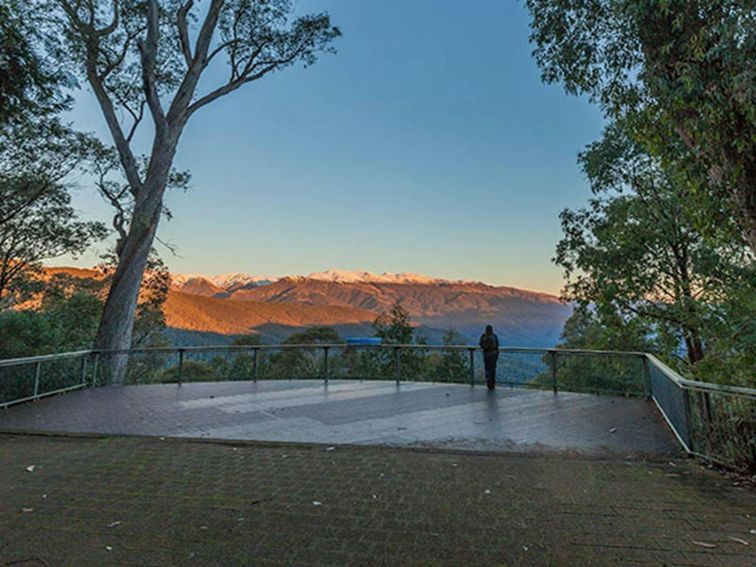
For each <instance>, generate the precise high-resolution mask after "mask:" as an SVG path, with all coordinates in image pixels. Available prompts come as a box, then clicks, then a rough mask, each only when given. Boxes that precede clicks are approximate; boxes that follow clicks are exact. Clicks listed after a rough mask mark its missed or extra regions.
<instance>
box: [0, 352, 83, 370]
mask: <svg viewBox="0 0 756 567" xmlns="http://www.w3.org/2000/svg"><path fill="white" fill-rule="evenodd" d="M92 352H94V351H92V350H77V351H74V352H61V353H56V354H41V355H38V356H25V357H23V358H6V359H5V360H0V367H3V366H16V365H20V364H33V363H35V362H52V361H54V360H64V359H67V358H79V357H82V356H86V355H89V354H92Z"/></svg>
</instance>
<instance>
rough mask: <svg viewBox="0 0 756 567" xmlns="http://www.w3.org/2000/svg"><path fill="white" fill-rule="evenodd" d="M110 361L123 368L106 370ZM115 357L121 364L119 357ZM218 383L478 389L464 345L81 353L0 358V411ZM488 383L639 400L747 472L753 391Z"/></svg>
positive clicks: (664, 382)
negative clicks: (114, 389)
mask: <svg viewBox="0 0 756 567" xmlns="http://www.w3.org/2000/svg"><path fill="white" fill-rule="evenodd" d="M118 358H120V359H121V361H123V362H126V364H125V365H118V364H115V365H114V364H113V362H114V361H115V360H116V359H118ZM124 359H125V360H124ZM113 367H121V368H123V367H125V368H126V373H125V376H122V377H120V381H121V382H122V383H125V384H151V383H177V384H181V383H183V382H188V381H221V380H251V381H256V380H285V379H321V380H324V381H325V382H326V383H327V382H328V381H329V380H331V379H360V380H395V381H396V382H397V383H398V384H399V383H401V382H403V381H426V382H453V383H465V384H470V385H471V386H474V385H475V384H479V383H483V382H484V379H483V361H482V355H481V352H480V349H478V348H477V347H474V346H468V345H461V346H431V345H382V344H371V343H370V342H368V341H364V342H362V343H361V344H317V345H254V346H253V345H250V346H218V347H170V348H144V349H130V350H123V351H98V350H87V351H79V352H71V353H63V354H55V355H47V356H37V357H29V358H20V359H13V360H0V408H3V407H8V406H10V405H13V404H17V403H22V402H26V401H30V400H36V399H39V398H42V397H45V396H50V395H55V394H60V393H63V392H68V391H71V390H75V389H80V388H84V387H94V386H99V385H104V384H107V383H112V382H113V381H114V379H115V378H116V377H115V376H113V375H111V373H110V369H111V368H113ZM497 383H498V384H500V385H506V386H512V387H514V386H519V387H527V388H540V389H550V390H553V391H554V392H555V393H557V392H558V391H560V390H564V391H571V392H586V393H592V394H610V395H622V396H637V397H647V398H650V399H652V400H653V401H654V403H655V404H656V406H657V407H658V409H659V411H660V413H661V415H662V416H663V417H664V419H665V420H666V422H667V423H668V424H669V427H670V428H671V430H672V432H673V433H674V434H675V436H676V437H677V439H678V440H679V442H680V444H681V446H682V447H683V448H684V449H685V451H687V452H688V453H690V454H695V455H699V456H702V457H705V458H707V459H711V460H714V461H717V462H720V463H724V464H727V465H731V466H735V467H738V468H750V469H752V468H753V467H755V466H756V390H754V389H748V388H736V387H729V386H720V385H716V384H707V383H703V382H695V381H691V380H686V379H684V378H683V377H682V376H680V375H679V374H678V373H676V372H675V371H674V370H672V369H671V368H669V367H668V366H666V365H665V364H664V363H662V362H661V361H660V360H658V359H657V358H656V357H654V356H653V355H650V354H646V353H641V352H616V351H589V350H569V349H534V348H507V347H504V348H501V349H500V357H499V362H498V371H497Z"/></svg>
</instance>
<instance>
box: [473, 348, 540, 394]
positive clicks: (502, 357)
mask: <svg viewBox="0 0 756 567" xmlns="http://www.w3.org/2000/svg"><path fill="white" fill-rule="evenodd" d="M551 359H552V357H551V354H550V353H549V351H547V350H527V351H525V350H511V351H510V350H502V351H501V352H500V354H499V360H498V362H497V365H496V382H497V384H505V385H508V386H528V387H533V388H552V386H553V384H552V374H551ZM483 364H484V362H483V360H482V357H481V365H483Z"/></svg>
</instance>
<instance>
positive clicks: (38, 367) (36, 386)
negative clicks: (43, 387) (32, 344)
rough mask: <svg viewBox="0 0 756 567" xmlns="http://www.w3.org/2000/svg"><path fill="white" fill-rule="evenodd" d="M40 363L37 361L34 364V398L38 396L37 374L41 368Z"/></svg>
mask: <svg viewBox="0 0 756 567" xmlns="http://www.w3.org/2000/svg"><path fill="white" fill-rule="evenodd" d="M41 367H42V363H41V362H37V363H36V364H35V365H34V398H35V399H36V398H37V397H38V396H39V375H40V372H41V370H42V368H41Z"/></svg>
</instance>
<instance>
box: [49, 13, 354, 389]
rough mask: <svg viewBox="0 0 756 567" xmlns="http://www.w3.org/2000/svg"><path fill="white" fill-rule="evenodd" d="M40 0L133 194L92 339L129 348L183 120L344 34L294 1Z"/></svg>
mask: <svg viewBox="0 0 756 567" xmlns="http://www.w3.org/2000/svg"><path fill="white" fill-rule="evenodd" d="M42 3H43V4H44V5H46V6H48V7H49V8H50V10H49V12H50V14H51V15H52V17H51V26H52V28H53V29H54V30H57V32H58V33H59V36H60V37H61V42H60V45H59V51H58V58H59V59H60V60H66V61H68V63H69V65H70V66H71V68H72V69H73V70H75V71H76V72H77V73H78V74H79V75H80V76H82V77H83V78H84V79H85V80H86V82H87V83H88V85H89V87H90V88H91V90H92V92H93V93H94V96H95V98H96V100H97V102H98V104H99V107H100V109H101V111H102V115H103V117H104V119H105V122H106V124H107V127H108V130H109V132H110V135H111V137H112V140H113V145H114V146H115V149H116V151H117V153H118V158H119V162H120V165H121V167H122V169H123V174H124V176H125V178H126V181H127V183H128V188H129V192H130V193H131V195H132V196H133V211H132V212H131V218H130V222H129V225H128V229H127V230H126V231H125V234H124V235H123V237H122V242H121V249H120V257H119V262H118V266H117V268H116V270H115V273H114V275H113V280H112V284H111V287H110V292H109V295H108V298H107V301H106V305H105V309H104V312H103V317H102V321H101V323H100V328H99V331H98V334H97V340H96V346H98V347H99V348H112V349H122V348H128V347H129V346H130V343H131V337H132V327H133V322H134V312H135V308H136V305H137V297H138V294H139V287H140V282H141V279H142V277H143V273H144V269H145V265H146V263H147V259H148V256H149V253H150V249H151V248H152V246H153V242H154V240H155V235H156V230H157V226H158V222H159V220H160V216H161V214H162V213H163V207H164V204H163V201H164V196H165V191H166V187H167V185H168V183H169V179H170V176H171V171H172V166H173V162H174V158H175V155H176V151H177V148H178V144H179V141H180V139H181V136H182V134H183V132H184V129H185V127H186V125H187V123H188V122H189V120H190V119H191V118H192V117H193V116H194V115H195V114H196V113H197V112H198V111H200V110H201V109H202V108H204V107H205V106H207V105H209V104H211V103H213V102H214V101H216V100H218V99H219V98H221V97H224V96H226V95H228V94H230V93H232V92H234V91H236V90H238V89H240V88H242V87H244V86H246V85H248V84H250V83H252V82H255V81H258V80H260V79H262V78H263V77H265V76H267V75H270V74H273V73H275V72H276V71H280V70H282V69H284V68H286V67H289V66H291V65H294V64H297V63H302V64H304V65H305V66H308V65H311V64H313V63H315V61H316V59H317V57H318V55H319V54H321V53H322V52H325V51H332V47H331V45H332V42H333V40H334V39H335V38H336V37H337V36H339V35H340V32H339V29H338V28H336V27H334V26H332V25H331V23H330V19H329V16H328V15H327V14H325V13H318V14H312V15H305V16H300V17H294V15H293V7H292V3H291V2H290V0H267V1H262V0H208V1H206V2H195V1H194V0H142V1H137V2H134V1H131V0H42ZM223 66H225V70H226V79H225V80H223V81H221V82H220V83H219V84H215V85H210V83H211V82H212V80H213V77H209V76H208V75H210V73H207V71H208V69H210V68H211V67H216V68H222V67H223ZM148 121H149V127H148V128H146V130H148V132H149V135H150V136H151V148H150V150H149V156H148V158H147V163H146V166H145V167H144V168H140V164H139V160H138V157H137V152H136V151H135V144H134V139H135V135H136V132H137V131H138V130H139V129H140V128H141V127H142V126H143V125H145V123H146V122H148ZM116 376H118V373H117V372H116Z"/></svg>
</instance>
